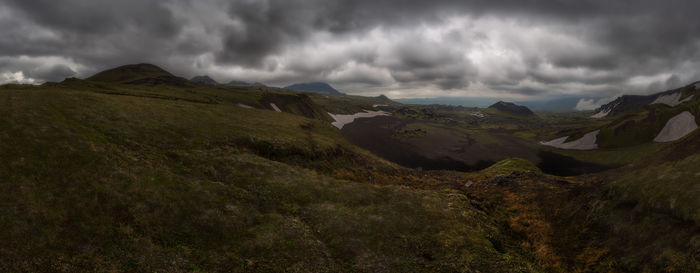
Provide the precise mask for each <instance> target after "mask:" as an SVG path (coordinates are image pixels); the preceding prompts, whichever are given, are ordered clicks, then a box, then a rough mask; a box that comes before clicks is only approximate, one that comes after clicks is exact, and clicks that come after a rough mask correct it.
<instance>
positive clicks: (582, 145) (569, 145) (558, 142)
mask: <svg viewBox="0 0 700 273" xmlns="http://www.w3.org/2000/svg"><path fill="white" fill-rule="evenodd" d="M598 133H600V130H595V131H593V132H590V133H587V134H585V135H583V137H581V138H579V139H577V140H574V141H569V142H566V139H568V138H569V137H568V136H565V137H560V138H557V139H553V140H550V141H547V142H545V141H542V142H540V144H542V145H545V146H552V147H555V148H559V149H566V150H593V149H597V148H598V144H596V143H595V142H596V140H597V139H598Z"/></svg>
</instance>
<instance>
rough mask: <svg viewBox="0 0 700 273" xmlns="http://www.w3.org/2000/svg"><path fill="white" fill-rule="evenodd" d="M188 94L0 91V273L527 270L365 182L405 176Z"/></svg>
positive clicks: (333, 135) (450, 209)
mask: <svg viewBox="0 0 700 273" xmlns="http://www.w3.org/2000/svg"><path fill="white" fill-rule="evenodd" d="M72 85H74V86H72ZM76 86H78V87H79V88H76ZM107 91H109V92H107ZM112 91H115V92H112ZM189 91H194V92H193V93H191V92H188V90H175V89H172V88H171V87H152V86H151V87H135V88H132V89H129V88H126V87H124V86H122V85H112V84H102V85H96V84H94V83H90V82H74V83H70V84H68V83H67V84H64V85H46V86H42V87H27V86H4V87H2V88H0V105H1V106H2V107H0V128H2V130H1V131H0V228H1V229H2V230H3V232H2V233H0V241H2V242H3V243H2V244H0V271H5V272H23V271H25V272H42V271H43V272H75V271H97V272H111V271H127V272H144V271H152V272H232V271H233V272H236V271H238V272H271V271H290V272H377V271H392V272H412V271H432V272H455V271H462V272H477V271H480V272H536V271H538V270H537V267H536V266H534V265H532V264H531V263H530V262H529V258H527V256H526V255H524V254H522V253H521V252H520V251H518V250H517V249H503V248H499V247H497V246H494V243H493V242H492V241H490V240H489V238H492V237H502V236H503V235H499V232H500V230H499V228H498V224H497V223H496V222H495V221H494V220H493V219H491V218H489V217H488V216H487V215H486V214H485V213H484V212H483V211H481V210H479V209H476V208H474V207H472V205H470V204H471V202H470V200H469V199H468V198H467V197H465V196H464V195H461V194H456V193H455V192H454V191H441V192H436V191H422V190H413V189H410V188H406V187H401V186H390V185H389V186H378V185H371V184H372V183H377V182H376V181H375V179H373V177H368V174H370V173H367V172H366V171H365V172H363V171H361V170H362V169H370V170H373V172H374V173H376V174H378V175H379V174H380V173H381V172H384V173H389V175H385V176H386V177H399V176H401V175H402V174H403V173H410V171H407V170H403V169H402V168H399V167H396V166H394V165H393V164H390V163H387V162H385V161H382V160H380V159H378V158H376V157H373V156H372V155H370V154H368V153H366V152H364V151H361V150H359V149H357V148H355V147H354V146H352V145H350V144H348V143H346V142H345V141H344V140H343V138H342V137H340V135H339V133H338V131H337V130H336V129H335V128H333V127H331V126H330V125H329V124H328V123H327V122H324V121H320V120H314V119H308V118H305V117H302V116H298V115H291V114H287V113H276V112H273V111H268V110H256V109H244V108H241V107H238V106H236V105H235V104H233V103H234V102H238V101H237V98H238V97H239V96H241V95H240V94H229V93H227V92H229V91H227V90H219V89H216V88H212V89H206V90H205V89H191V90H189ZM151 95H152V96H151ZM182 98H186V99H182ZM207 98H208V99H207ZM229 102H230V103H229ZM251 104H253V103H251ZM368 166H369V168H368ZM374 173H371V174H374ZM341 177H348V178H350V179H351V180H352V181H349V180H340V179H338V178H341ZM365 177H366V178H365ZM398 182H399V181H397V183H398ZM385 184H389V182H385Z"/></svg>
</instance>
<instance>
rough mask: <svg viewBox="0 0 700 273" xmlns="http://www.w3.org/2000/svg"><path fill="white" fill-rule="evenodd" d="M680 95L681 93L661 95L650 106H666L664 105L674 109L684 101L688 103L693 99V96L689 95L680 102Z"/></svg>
mask: <svg viewBox="0 0 700 273" xmlns="http://www.w3.org/2000/svg"><path fill="white" fill-rule="evenodd" d="M682 95H683V94H681V92H676V93H673V94H670V95H661V96H659V97H657V98H656V100H654V102H652V103H651V104H666V105H668V106H671V107H676V106H677V105H679V104H681V103H684V102H686V101H690V100H691V99H693V96H692V95H691V96H689V97H687V98H685V99H684V100H681V96H682Z"/></svg>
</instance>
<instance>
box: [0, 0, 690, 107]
mask: <svg viewBox="0 0 700 273" xmlns="http://www.w3.org/2000/svg"><path fill="white" fill-rule="evenodd" d="M697 10H700V2H697V1H691V0H687V1H677V0H670V1H652V0H641V1H624V0H623V1H604V0H587V1H574V0H556V1H555V0H550V1H547V0H529V1H528V0H525V1H477V0H473V1H458V0H434V1H419V0H385V1H381V0H371V1H370V0H354V1H350V0H347V1H337V0H336V1H333V0H236V1H223V0H209V1H193V0H165V1H155V0H150V1H149V0H143V1H142V0H125V1H106V0H66V1H61V3H59V4H57V3H56V2H55V1H48V0H37V1H22V0H16V1H13V0H0V26H2V27H1V28H0V35H1V37H3V39H0V83H3V82H12V81H16V82H25V83H38V82H43V81H58V80H61V79H62V78H64V77H69V76H78V77H85V76H89V75H90V74H92V73H95V72H97V71H100V70H103V69H106V68H110V67H114V66H118V65H122V64H126V63H139V62H150V63H154V64H157V65H160V66H163V67H164V68H166V69H168V70H170V71H172V72H173V73H175V74H179V75H182V76H185V77H191V76H194V75H200V74H208V75H210V76H212V77H213V78H215V79H217V80H219V81H221V82H227V81H230V80H234V79H235V80H245V81H249V82H256V81H257V82H264V83H267V84H272V85H285V84H289V83H293V82H303V81H327V82H330V83H331V84H333V85H334V86H336V87H338V88H339V89H341V90H343V91H344V92H347V93H355V94H364V95H376V94H380V93H384V94H387V95H389V96H390V97H395V98H398V97H445V96H476V97H478V96H481V97H503V98H515V99H528V98H538V99H542V98H555V97H560V96H567V97H571V96H579V97H585V98H589V99H590V98H609V97H612V96H615V95H619V94H621V93H631V94H644V93H649V92H654V91H661V90H664V89H665V88H670V87H674V86H678V85H681V84H684V83H687V82H691V81H695V80H700V69H699V67H700V66H699V64H700V55H699V54H698V52H700V20H697ZM587 102H589V101H585V102H584V103H583V104H582V105H581V106H582V108H590V107H591V106H587ZM590 102H591V103H592V104H595V103H593V101H590Z"/></svg>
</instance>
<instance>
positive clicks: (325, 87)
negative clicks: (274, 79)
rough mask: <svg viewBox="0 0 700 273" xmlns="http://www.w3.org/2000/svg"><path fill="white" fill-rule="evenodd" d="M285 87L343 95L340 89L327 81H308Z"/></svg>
mask: <svg viewBox="0 0 700 273" xmlns="http://www.w3.org/2000/svg"><path fill="white" fill-rule="evenodd" d="M284 89H289V90H294V91H303V92H313V93H322V94H334V95H342V94H343V93H341V92H340V91H338V90H336V89H335V88H333V87H332V86H331V85H330V84H328V83H325V82H307V83H296V84H292V85H288V86H285V87H284Z"/></svg>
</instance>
